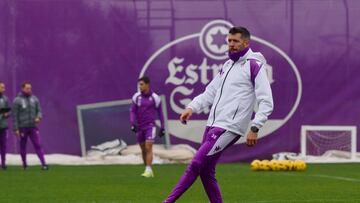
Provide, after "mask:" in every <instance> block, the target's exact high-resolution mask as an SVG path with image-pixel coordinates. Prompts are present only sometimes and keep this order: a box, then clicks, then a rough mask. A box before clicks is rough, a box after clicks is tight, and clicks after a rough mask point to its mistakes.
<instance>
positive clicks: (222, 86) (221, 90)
mask: <svg viewBox="0 0 360 203" xmlns="http://www.w3.org/2000/svg"><path fill="white" fill-rule="evenodd" d="M235 63H236V62H234V63H233V64H232V65H231V67H230V69H229V71H228V72H227V73H226V75H225V78H224V82H223V83H222V85H221V89H220V96H219V99H218V101H217V102H216V104H215V107H214V116H213V122H212V123H211V126H212V125H214V123H215V112H216V107H217V105H218V104H219V102H220V99H221V95H222V92H223V88H224V84H225V81H226V78H227V76H228V75H229V73H230V71H231V69H232V68H233V66H234V65H235Z"/></svg>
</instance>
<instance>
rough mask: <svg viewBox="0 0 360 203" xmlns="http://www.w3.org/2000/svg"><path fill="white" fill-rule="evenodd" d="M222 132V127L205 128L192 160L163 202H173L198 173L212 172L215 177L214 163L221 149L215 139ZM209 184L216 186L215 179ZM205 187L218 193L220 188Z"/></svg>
mask: <svg viewBox="0 0 360 203" xmlns="http://www.w3.org/2000/svg"><path fill="white" fill-rule="evenodd" d="M224 133H225V130H224V129H222V128H206V130H205V133H204V136H205V138H204V139H203V143H202V144H201V146H200V148H199V150H198V151H197V153H196V154H195V156H194V158H193V160H192V161H191V163H190V165H189V166H188V168H187V169H186V171H185V173H184V175H183V176H182V177H181V179H180V181H179V182H178V184H177V185H176V186H175V188H174V189H173V191H172V192H171V193H170V195H169V196H168V198H167V199H166V200H165V201H164V202H165V203H168V202H175V201H176V200H177V199H178V198H179V197H180V196H181V195H182V194H183V193H184V192H185V191H186V190H187V189H188V188H189V187H190V186H191V185H192V184H193V183H194V182H195V180H196V178H197V177H198V176H199V175H200V174H202V175H203V177H204V178H205V177H206V176H210V175H211V174H212V173H213V174H214V177H213V178H214V179H215V165H216V163H217V160H218V159H219V157H220V155H221V153H220V152H221V151H222V149H221V146H219V147H220V148H219V147H217V145H216V144H217V140H219V138H220V137H221V136H222V134H224ZM214 151H215V152H214ZM210 163H211V164H213V165H214V167H210V166H212V165H211V164H210ZM209 168H210V169H209ZM212 169H213V171H212ZM208 171H210V172H208ZM209 183H210V182H209ZM206 184H207V182H206ZM211 185H215V186H216V187H217V188H218V186H217V183H216V179H215V182H214V181H212V182H211ZM206 187H207V188H208V189H206V188H205V189H206V190H207V191H210V190H214V191H215V192H217V191H218V193H219V194H220V190H219V189H217V191H216V189H215V187H214V186H213V187H212V186H210V185H209V186H206ZM217 196H218V195H217ZM217 196H216V197H217ZM209 198H210V197H209ZM217 198H218V197H217ZM220 199H221V195H220Z"/></svg>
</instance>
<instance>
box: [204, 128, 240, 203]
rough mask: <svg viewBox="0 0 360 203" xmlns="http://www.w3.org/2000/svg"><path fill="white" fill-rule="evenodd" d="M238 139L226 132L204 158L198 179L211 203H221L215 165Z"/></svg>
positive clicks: (236, 136)
mask: <svg viewBox="0 0 360 203" xmlns="http://www.w3.org/2000/svg"><path fill="white" fill-rule="evenodd" d="M239 138H240V136H238V135H235V134H233V133H231V132H229V131H226V132H225V133H224V134H223V135H221V137H219V138H218V139H217V140H216V143H215V144H214V146H213V148H212V149H211V150H210V152H209V153H208V154H207V156H206V157H205V161H204V166H203V169H202V170H201V172H200V178H201V182H202V183H203V186H204V189H205V191H206V194H207V196H208V198H209V200H210V202H211V203H221V202H222V197H221V192H220V188H219V185H218V183H217V180H216V177H215V167H216V164H217V162H218V160H219V158H220V156H221V154H222V152H223V151H224V150H225V149H226V148H228V147H229V146H231V145H233V144H234V143H235V142H236V141H237V140H238V139H239Z"/></svg>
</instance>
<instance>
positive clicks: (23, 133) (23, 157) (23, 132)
mask: <svg viewBox="0 0 360 203" xmlns="http://www.w3.org/2000/svg"><path fill="white" fill-rule="evenodd" d="M19 131H20V156H21V160H22V163H23V168H24V169H25V168H27V162H26V143H27V139H28V132H27V129H26V128H21V129H20V130H19Z"/></svg>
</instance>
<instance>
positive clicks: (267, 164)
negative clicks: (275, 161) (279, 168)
mask: <svg viewBox="0 0 360 203" xmlns="http://www.w3.org/2000/svg"><path fill="white" fill-rule="evenodd" d="M260 170H263V171H270V170H271V165H270V161H269V160H262V161H261V162H260Z"/></svg>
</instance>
